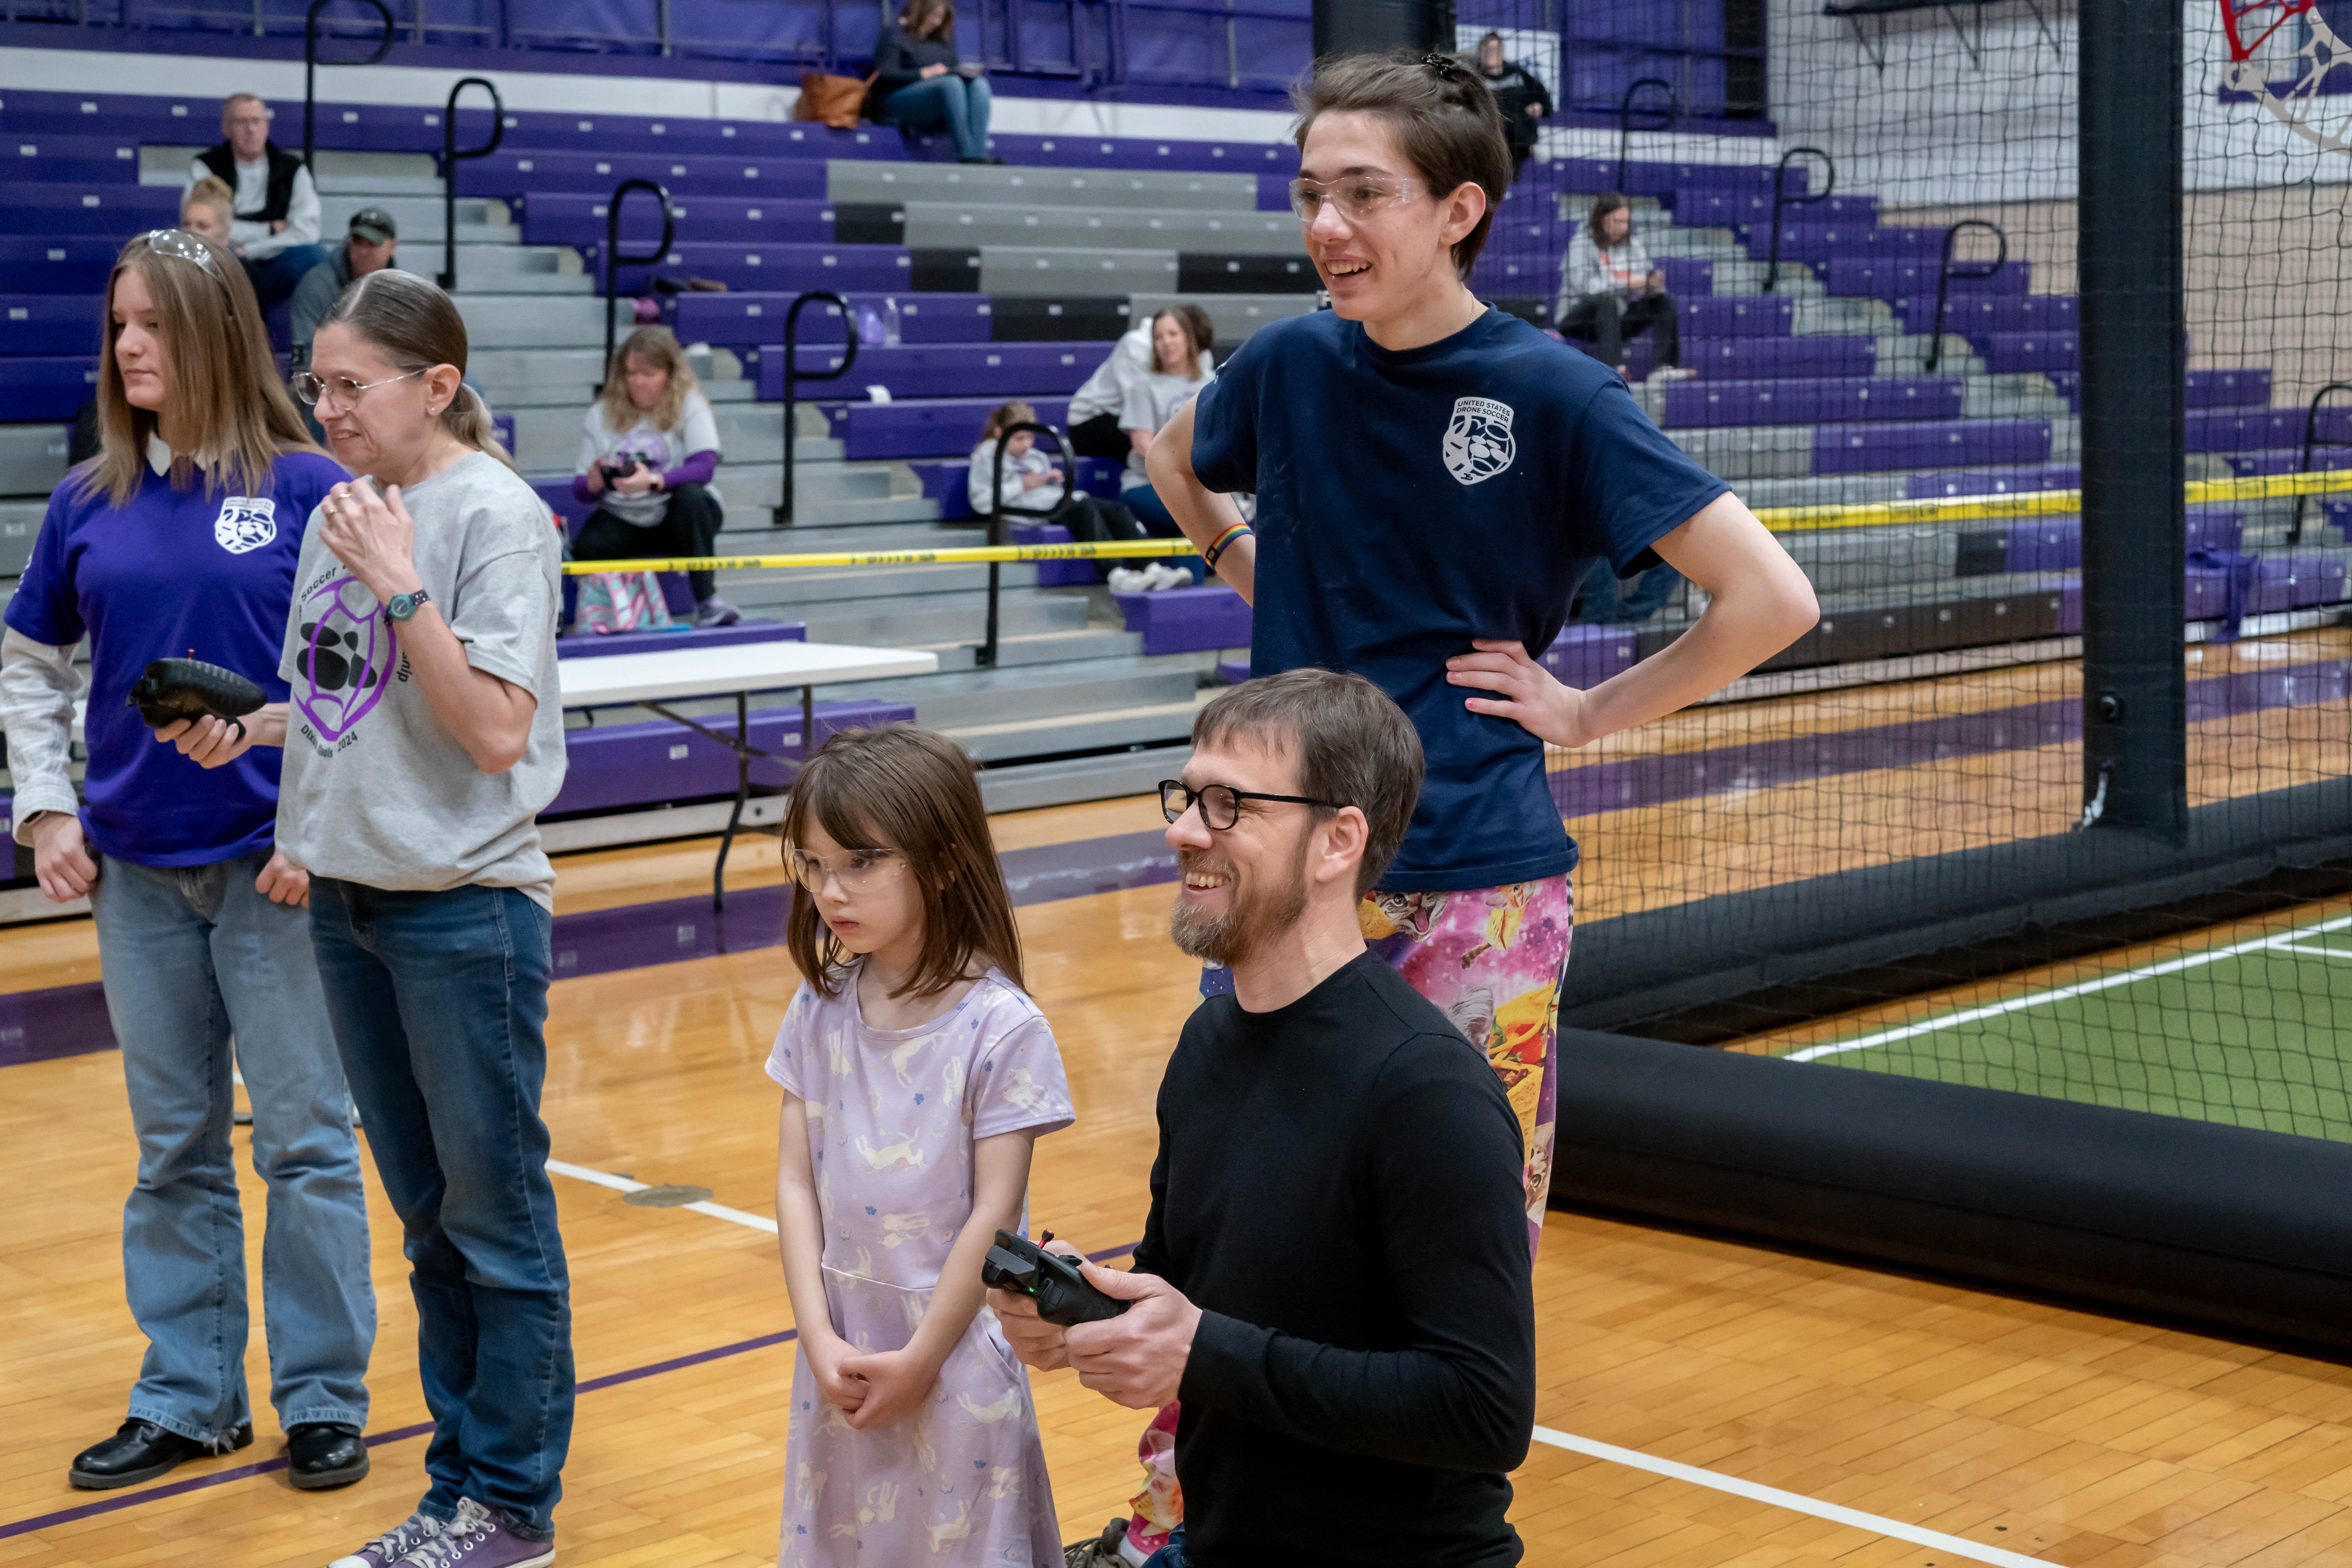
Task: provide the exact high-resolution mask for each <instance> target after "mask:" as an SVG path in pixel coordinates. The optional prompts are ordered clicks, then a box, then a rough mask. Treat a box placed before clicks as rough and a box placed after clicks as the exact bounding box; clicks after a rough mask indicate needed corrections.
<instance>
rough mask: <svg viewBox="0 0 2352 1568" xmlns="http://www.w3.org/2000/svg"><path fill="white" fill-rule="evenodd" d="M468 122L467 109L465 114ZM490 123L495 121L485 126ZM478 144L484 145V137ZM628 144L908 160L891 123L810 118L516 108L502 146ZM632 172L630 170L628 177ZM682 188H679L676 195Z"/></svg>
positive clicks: (672, 151)
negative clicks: (845, 124) (848, 125)
mask: <svg viewBox="0 0 2352 1568" xmlns="http://www.w3.org/2000/svg"><path fill="white" fill-rule="evenodd" d="M458 123H459V127H460V129H461V130H462V129H463V128H464V125H465V111H463V110H461V111H460V112H459V116H458ZM485 129H487V123H486V125H485ZM477 144H478V143H477ZM614 148H625V149H627V150H628V151H630V152H635V153H660V154H667V155H669V156H672V157H723V158H737V157H752V158H796V159H812V160H819V161H821V160H824V159H826V158H881V159H893V160H896V159H903V158H904V157H906V155H907V149H906V143H905V142H904V141H903V140H901V138H900V137H899V135H898V132H896V131H893V130H890V129H888V128H887V127H881V126H873V125H860V126H858V127H856V129H855V130H838V129H835V127H832V126H828V125H819V124H816V123H814V122H813V121H782V120H766V121H762V120H698V119H678V118H676V117H673V116H658V115H653V116H649V115H639V114H578V113H565V112H559V111H556V110H508V111H507V132H506V135H505V137H504V139H503V140H502V142H501V143H500V151H501V152H504V151H509V150H514V149H520V150H524V151H532V152H536V151H545V152H551V153H605V152H609V151H610V150H612V149H614ZM623 177H625V176H623ZM675 194H676V193H675V192H673V193H672V195H675Z"/></svg>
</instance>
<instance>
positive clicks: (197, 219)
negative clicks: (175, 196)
mask: <svg viewBox="0 0 2352 1568" xmlns="http://www.w3.org/2000/svg"><path fill="white" fill-rule="evenodd" d="M235 223H236V192H235V191H232V190H230V189H229V188H228V182H227V181H226V180H215V179H214V178H213V177H212V176H211V175H210V174H206V175H205V177H204V178H203V179H201V180H198V181H197V182H196V183H195V184H193V185H190V186H189V187H188V189H187V192H186V194H185V195H183V196H181V197H180V226H181V227H182V228H184V229H186V230H187V231H188V232H189V233H190V234H193V235H194V236H196V237H198V238H201V239H209V240H211V241H212V242H213V243H214V244H215V245H217V246H219V247H222V248H223V249H227V248H228V244H229V238H228V231H229V227H230V226H231V225H233V224H235Z"/></svg>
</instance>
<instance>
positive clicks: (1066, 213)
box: [895, 201, 1306, 256]
mask: <svg viewBox="0 0 2352 1568" xmlns="http://www.w3.org/2000/svg"><path fill="white" fill-rule="evenodd" d="M895 210H898V211H902V212H904V213H905V214H906V234H905V239H904V240H903V243H904V244H907V245H909V246H915V247H925V248H936V249H957V250H961V249H968V248H971V247H976V246H992V245H1010V246H1076V247H1107V248H1119V247H1136V248H1142V249H1174V250H1197V251H1213V252H1221V253H1223V254H1226V255H1234V256H1302V255H1304V254H1306V245H1305V243H1304V242H1303V241H1302V240H1301V239H1300V238H1299V233H1298V220H1297V218H1295V217H1293V216H1290V215H1289V214H1288V213H1257V212H1251V213H1239V212H1182V211H1173V212H1170V211H1153V210H1150V209H1147V208H1120V207H1109V208H1103V207H1097V206H1093V205H1085V206H1070V207H1061V206H1045V205H1039V204H1037V203H1034V202H1028V203H1022V204H1018V205H994V204H991V203H978V202H971V203H966V202H916V201H910V202H908V203H906V204H905V205H903V207H898V208H896V209H895Z"/></svg>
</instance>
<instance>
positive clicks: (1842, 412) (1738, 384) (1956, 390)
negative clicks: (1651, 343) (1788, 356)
mask: <svg viewBox="0 0 2352 1568" xmlns="http://www.w3.org/2000/svg"><path fill="white" fill-rule="evenodd" d="M1966 395H1967V388H1966V386H1965V385H1964V384H1962V383H1961V382H1960V380H1959V379H1958V377H1956V376H1934V377H1929V376H1875V377H1874V376H1845V377H1812V378H1795V379H1790V380H1785V381H1717V380H1713V379H1702V380H1698V381H1686V382H1682V383H1679V384H1674V385H1670V386H1668V387H1666V389H1665V407H1664V418H1663V419H1662V421H1661V423H1662V424H1664V426H1665V427H1666V428H1668V429H1690V428H1695V427H1707V426H1727V425H1819V424H1824V423H1832V422H1835V423H1849V422H1859V421H1864V420H1881V419H1958V417H1959V416H1960V408H1961V405H1962V404H1963V402H1964V401H1965V400H1966Z"/></svg>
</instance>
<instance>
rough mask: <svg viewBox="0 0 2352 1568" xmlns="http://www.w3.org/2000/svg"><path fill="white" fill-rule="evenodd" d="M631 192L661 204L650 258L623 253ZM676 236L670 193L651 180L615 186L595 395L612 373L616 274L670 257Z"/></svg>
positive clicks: (607, 223) (607, 229)
mask: <svg viewBox="0 0 2352 1568" xmlns="http://www.w3.org/2000/svg"><path fill="white" fill-rule="evenodd" d="M631 191H651V192H652V193H653V194H654V195H655V196H656V198H657V199H658V200H659V201H660V202H661V220H662V237H661V244H660V245H659V246H658V247H656V249H655V251H654V253H653V254H652V255H651V256H624V255H622V254H621V204H622V203H623V202H624V201H625V200H626V199H627V198H628V195H629V193H630V192H631ZM676 238H677V209H676V208H674V207H672V206H671V205H670V201H669V192H667V191H666V190H664V189H663V188H662V187H661V186H660V185H658V184H655V183H654V182H653V181H651V180H623V181H622V182H621V183H620V184H617V185H614V187H613V194H612V195H611V197H610V198H609V199H607V200H606V202H605V204H604V358H603V359H601V360H599V361H597V362H596V363H598V364H599V365H601V366H603V367H604V368H603V369H602V370H601V371H600V372H599V374H598V379H597V383H596V392H597V395H599V396H602V395H604V383H605V381H606V380H608V379H609V378H610V377H611V376H612V374H613V298H614V295H613V281H614V273H615V272H616V271H618V269H619V268H621V266H622V265H623V264H624V263H625V264H627V265H628V266H631V267H643V266H646V265H647V264H648V263H655V262H659V261H660V260H661V259H662V258H664V257H666V256H667V255H668V254H669V247H670V241H672V240H674V239H676Z"/></svg>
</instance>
